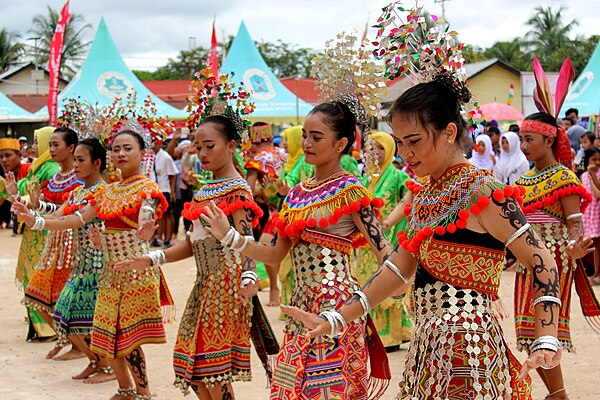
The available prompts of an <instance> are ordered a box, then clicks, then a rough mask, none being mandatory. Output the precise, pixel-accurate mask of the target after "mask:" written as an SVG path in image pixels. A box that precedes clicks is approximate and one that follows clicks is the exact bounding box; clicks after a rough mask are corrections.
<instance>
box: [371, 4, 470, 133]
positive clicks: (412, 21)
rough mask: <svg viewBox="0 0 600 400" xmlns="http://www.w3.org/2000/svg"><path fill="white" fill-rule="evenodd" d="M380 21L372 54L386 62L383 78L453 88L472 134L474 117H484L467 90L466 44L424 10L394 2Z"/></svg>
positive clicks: (441, 19) (387, 7)
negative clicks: (464, 51) (437, 84)
mask: <svg viewBox="0 0 600 400" xmlns="http://www.w3.org/2000/svg"><path fill="white" fill-rule="evenodd" d="M382 10H383V13H382V14H381V16H380V17H379V18H378V19H377V24H376V25H374V26H373V27H374V28H377V36H376V39H375V41H373V42H372V43H373V45H374V46H375V50H374V51H373V55H374V56H375V58H376V59H378V60H383V61H384V66H385V73H384V76H385V77H386V78H388V79H390V80H393V79H396V78H399V77H401V76H405V77H407V78H408V79H409V80H410V81H411V82H412V83H413V84H417V83H424V82H433V81H437V82H440V83H442V84H444V85H445V86H446V87H448V88H449V89H451V90H452V91H453V92H454V94H455V95H456V97H457V99H458V100H459V101H460V103H461V104H462V113H463V114H464V115H465V117H466V118H467V121H468V123H469V128H470V130H471V132H473V131H474V130H475V128H476V126H477V124H476V123H475V122H474V117H475V116H477V115H481V110H480V108H479V104H478V103H477V102H475V101H474V100H472V98H471V94H470V92H469V90H468V89H467V87H466V71H465V69H464V68H463V64H464V57H463V55H462V49H463V47H464V44H463V43H459V42H457V40H456V39H455V37H456V36H457V35H458V33H457V32H456V31H453V30H450V27H449V26H448V24H446V23H445V22H444V19H443V18H438V17H437V16H435V15H430V16H429V18H426V15H425V13H424V12H423V8H422V7H419V6H418V5H415V7H414V8H406V7H403V6H402V1H394V2H392V3H390V4H388V5H387V6H385V7H383V9H382Z"/></svg>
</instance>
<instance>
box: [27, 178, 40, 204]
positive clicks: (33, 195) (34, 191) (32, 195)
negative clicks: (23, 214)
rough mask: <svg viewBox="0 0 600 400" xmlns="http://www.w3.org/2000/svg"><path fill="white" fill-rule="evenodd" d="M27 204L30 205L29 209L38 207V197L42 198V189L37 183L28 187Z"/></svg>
mask: <svg viewBox="0 0 600 400" xmlns="http://www.w3.org/2000/svg"><path fill="white" fill-rule="evenodd" d="M28 192H29V203H31V207H32V208H33V209H34V210H37V208H38V207H39V206H40V197H42V188H41V187H40V183H39V182H33V184H32V185H30V186H29V189H28Z"/></svg>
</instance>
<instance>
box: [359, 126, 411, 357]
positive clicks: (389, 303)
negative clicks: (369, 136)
mask: <svg viewBox="0 0 600 400" xmlns="http://www.w3.org/2000/svg"><path fill="white" fill-rule="evenodd" d="M373 139H374V140H375V142H376V144H377V145H376V147H377V156H378V159H379V168H380V169H381V171H382V172H381V174H380V175H379V176H376V177H373V178H372V179H371V181H370V182H369V186H368V189H369V191H370V192H371V193H373V194H374V195H375V197H378V198H381V199H383V200H384V206H383V207H382V208H381V210H380V211H381V219H380V220H382V219H384V218H385V217H387V216H388V215H389V213H390V212H391V211H392V210H393V209H394V207H395V206H396V205H397V204H398V202H400V201H401V200H402V198H403V197H404V195H405V194H406V193H407V189H406V186H405V185H404V184H405V182H406V181H407V180H409V179H410V177H409V176H408V174H407V173H405V172H403V171H400V170H399V169H397V168H396V167H395V166H394V164H393V163H392V161H393V160H394V156H395V154H396V144H395V143H394V139H393V138H392V136H391V135H390V134H388V133H385V132H374V133H373ZM403 227H404V226H403V225H402V226H401V225H396V226H391V227H389V229H386V231H385V232H386V237H387V239H388V240H389V242H390V244H391V245H392V246H394V247H395V246H397V245H398V238H397V236H396V235H397V233H398V231H399V230H401V229H402V228H403ZM357 261H358V262H357V263H356V266H355V267H354V268H353V274H354V276H355V277H356V279H357V280H358V283H359V284H360V285H361V286H362V285H364V284H365V283H366V282H367V279H369V277H370V276H371V275H373V274H374V273H375V272H376V271H377V270H378V269H379V263H378V262H377V257H376V256H375V254H374V253H373V252H372V251H371V249H369V248H368V247H361V248H359V250H358V260H357ZM404 306H405V304H404V302H403V301H398V300H394V299H391V298H390V299H387V300H385V301H384V302H383V303H381V304H380V305H378V306H377V307H375V308H373V310H372V311H371V318H373V322H374V323H375V326H376V327H377V331H378V332H379V336H380V337H381V341H382V342H383V345H384V346H385V347H393V346H395V347H396V348H397V346H399V345H400V344H402V343H404V342H408V341H410V339H411V336H412V323H411V321H410V318H409V317H408V313H407V312H406V311H405V307H404Z"/></svg>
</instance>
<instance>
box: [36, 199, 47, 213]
mask: <svg viewBox="0 0 600 400" xmlns="http://www.w3.org/2000/svg"><path fill="white" fill-rule="evenodd" d="M46 206H47V204H46V202H45V201H44V200H38V206H37V209H38V211H42V212H45V211H46Z"/></svg>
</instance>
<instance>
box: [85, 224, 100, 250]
mask: <svg viewBox="0 0 600 400" xmlns="http://www.w3.org/2000/svg"><path fill="white" fill-rule="evenodd" d="M87 235H88V238H90V241H91V242H92V248H93V249H94V250H100V249H101V248H102V236H101V234H100V229H99V228H98V227H97V226H96V225H90V226H89V228H88V229H87Z"/></svg>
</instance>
